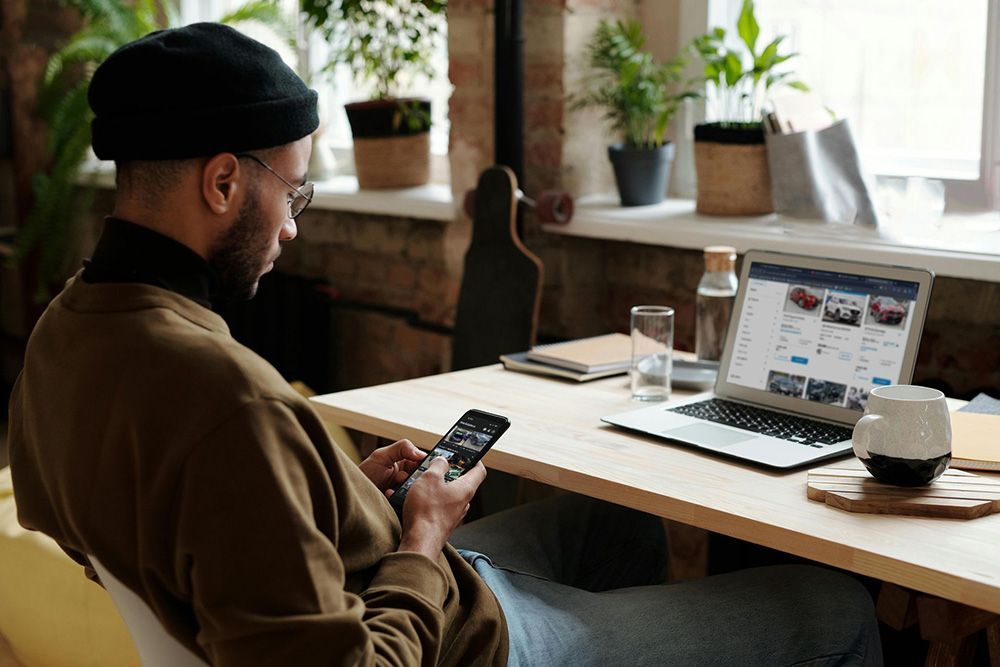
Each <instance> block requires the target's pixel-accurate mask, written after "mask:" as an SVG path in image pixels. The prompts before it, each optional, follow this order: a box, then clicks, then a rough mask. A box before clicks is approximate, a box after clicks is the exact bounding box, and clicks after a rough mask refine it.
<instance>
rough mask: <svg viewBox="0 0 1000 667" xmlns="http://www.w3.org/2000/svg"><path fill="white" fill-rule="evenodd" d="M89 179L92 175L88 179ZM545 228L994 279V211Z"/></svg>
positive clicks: (406, 212) (671, 206) (348, 191)
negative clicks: (879, 224) (905, 226)
mask: <svg viewBox="0 0 1000 667" xmlns="http://www.w3.org/2000/svg"><path fill="white" fill-rule="evenodd" d="M91 179H93V180H91ZM79 182H80V183H91V182H92V183H94V184H95V185H97V186H99V187H106V188H113V187H114V170H113V169H108V168H107V167H106V166H104V165H101V166H100V167H99V168H96V169H95V168H93V167H91V168H90V169H89V170H88V171H86V172H85V173H84V174H82V175H81V176H80V179H79ZM312 208H315V209H320V210H331V211H352V212H356V213H369V214H374V215H386V216H396V217H401V218H418V219H425V220H439V221H442V222H450V221H452V220H455V219H456V217H457V215H458V213H457V209H456V205H455V202H454V200H453V198H452V194H451V188H450V187H449V186H448V185H444V184H440V183H431V184H428V185H424V186H420V187H416V188H406V189H402V190H359V189H358V184H357V180H356V179H355V178H354V177H353V176H346V175H345V176H335V177H333V178H331V179H328V180H326V181H323V182H320V183H317V184H316V195H315V199H314V200H313V204H312ZM544 228H545V230H546V231H547V232H551V233H555V234H563V235H566V236H578V237H586V238H595V239H607V240H612V241H630V242H633V243H643V244H648V245H660V246H668V247H674V248H691V249H701V248H703V247H705V246H708V245H719V244H726V245H732V246H735V247H736V250H737V252H740V253H743V252H745V251H747V250H750V249H752V248H762V249H767V250H775V251H784V252H790V253H799V254H804V255H818V256H822V257H835V258H839V259H858V260H862V261H869V262H877V263H882V264H896V265H905V266H919V267H922V268H927V269H930V270H932V271H934V272H935V273H936V274H937V275H939V276H949V277H953V278H969V279H973V280H983V281H987V282H1000V214H998V213H995V212H993V213H983V214H968V215H947V216H945V217H944V218H943V219H942V220H941V221H939V222H938V223H930V224H922V225H916V224H915V225H911V227H910V229H909V230H908V234H907V236H906V238H905V239H902V238H900V236H899V234H898V227H891V226H890V227H888V228H887V229H884V230H882V229H880V230H878V231H875V230H869V229H866V228H863V227H857V226H852V225H842V224H829V223H822V222H809V221H804V220H793V219H789V218H783V217H779V216H777V215H773V214H772V215H765V216H758V217H732V218H730V217H715V216H705V215H698V214H697V213H695V211H694V201H692V200H689V199H668V200H666V201H664V202H663V203H661V204H657V205H655V206H637V207H633V208H622V207H621V206H619V205H618V198H617V197H616V196H614V195H599V196H587V197H581V198H580V199H578V200H577V201H576V211H575V214H574V217H573V221H572V222H570V223H569V224H568V225H544Z"/></svg>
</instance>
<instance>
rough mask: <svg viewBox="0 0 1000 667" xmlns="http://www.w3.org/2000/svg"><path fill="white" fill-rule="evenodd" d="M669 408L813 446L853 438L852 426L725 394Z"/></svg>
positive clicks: (690, 415) (684, 413)
mask: <svg viewBox="0 0 1000 667" xmlns="http://www.w3.org/2000/svg"><path fill="white" fill-rule="evenodd" d="M667 409H668V410H669V411H670V412H677V413H679V414H682V415H688V416H689V417H697V418H699V419H704V420H706V421H710V422H715V423H717V424H725V425H726V426H735V427H736V428H741V429H744V430H746V431H753V432H754V433H760V434H762V435H770V436H773V437H775V438H781V439H783V440H788V441H790V442H795V443H798V444H801V445H809V446H811V447H823V446H825V445H832V444H834V443H837V442H843V441H844V440H850V439H851V433H852V430H851V429H850V428H847V427H846V426H837V425H836V424H828V423H826V422H821V421H817V420H815V419H808V418H806V417H796V416H794V415H787V414H785V413H783V412H775V411H774V410H766V409H764V408H756V407H753V406H750V405H744V404H743V403H735V402H733V401H727V400H725V399H722V398H710V399H708V400H706V401H699V402H698V403H689V404H688V405H681V406H679V407H676V408H667Z"/></svg>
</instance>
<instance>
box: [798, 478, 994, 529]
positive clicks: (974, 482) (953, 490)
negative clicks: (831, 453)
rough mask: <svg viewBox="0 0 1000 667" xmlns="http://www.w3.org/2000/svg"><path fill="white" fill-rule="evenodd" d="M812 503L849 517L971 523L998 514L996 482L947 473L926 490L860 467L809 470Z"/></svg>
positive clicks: (809, 492)
mask: <svg viewBox="0 0 1000 667" xmlns="http://www.w3.org/2000/svg"><path fill="white" fill-rule="evenodd" d="M806 493H807V495H808V496H809V498H810V499H812V500H818V501H820V502H825V503H826V504H827V505H830V506H831V507H836V508H838V509H842V510H847V511H848V512H865V513H869V514H907V515H911V516H931V517H945V518H950V519H975V518H976V517H980V516H985V515H987V514H992V513H993V512H1000V478H998V477H985V476H982V475H973V474H972V473H968V472H964V471H962V470H947V471H945V473H944V474H943V475H942V476H941V477H939V478H938V479H937V481H935V482H934V483H933V484H931V485H930V486H922V487H916V488H911V487H904V486H891V485H889V484H883V483H881V482H878V481H876V480H875V478H873V477H872V476H871V474H869V472H868V471H867V470H863V469H859V468H846V467H845V468H839V467H838V468H819V469H817V470H810V471H809V475H808V481H807V482H806Z"/></svg>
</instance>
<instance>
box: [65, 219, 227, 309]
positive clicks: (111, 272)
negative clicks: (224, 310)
mask: <svg viewBox="0 0 1000 667" xmlns="http://www.w3.org/2000/svg"><path fill="white" fill-rule="evenodd" d="M83 263H84V267H85V268H84V270H83V280H84V281H86V282H88V283H143V284H145V285H153V286H154V287H162V288H163V289H168V290H170V291H171V292H176V293H177V294H180V295H181V296H186V297H187V298H189V299H191V300H193V301H196V302H197V303H199V304H201V305H202V306H205V307H206V308H211V307H212V293H213V290H214V286H215V279H214V274H213V272H212V267H211V266H209V264H208V262H206V261H205V260H204V259H202V258H201V256H200V255H198V253H196V252H195V251H193V250H191V249H190V248H188V247H187V246H186V245H184V244H183V243H179V242H177V241H175V240H173V239H172V238H169V237H167V236H164V235H163V234H160V233H158V232H154V231H153V230H152V229H149V228H147V227H143V226H141V225H136V224H134V223H131V222H128V221H127V220H122V219H121V218H112V217H109V218H105V220H104V232H103V233H102V234H101V238H100V239H99V240H98V242H97V247H96V248H94V254H93V256H92V257H91V258H90V259H89V260H84V262H83Z"/></svg>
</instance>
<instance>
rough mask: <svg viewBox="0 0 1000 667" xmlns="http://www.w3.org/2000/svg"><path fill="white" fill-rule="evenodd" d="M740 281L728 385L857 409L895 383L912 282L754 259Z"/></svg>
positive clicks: (915, 289)
mask: <svg viewBox="0 0 1000 667" xmlns="http://www.w3.org/2000/svg"><path fill="white" fill-rule="evenodd" d="M744 276H745V278H744V280H745V283H746V284H745V285H743V286H742V287H743V288H744V290H745V295H744V299H743V301H742V305H743V307H742V310H741V312H740V313H739V320H738V322H733V325H731V326H736V327H737V329H736V331H735V335H734V336H733V337H732V339H731V340H732V345H733V348H732V353H731V356H730V358H729V367H728V372H727V374H726V376H725V378H726V381H727V382H728V383H730V384H731V385H739V386H741V387H746V388H748V389H757V390H764V391H767V392H770V393H772V394H777V395H780V396H782V397H790V398H796V399H799V400H801V401H812V402H814V403H819V404H824V405H829V406H836V407H841V408H847V409H849V410H856V411H858V412H860V411H863V410H864V409H865V406H866V405H867V402H868V392H869V391H870V390H871V389H872V388H873V387H876V386H879V385H887V384H896V383H898V382H899V381H900V379H901V373H902V372H903V369H904V357H905V356H906V353H907V341H908V339H909V336H910V329H911V327H912V326H914V324H913V320H914V319H915V318H914V316H913V315H914V306H915V304H916V302H917V298H918V294H919V288H920V284H919V283H917V282H911V281H907V280H901V279H893V278H888V277H875V276H869V275H861V274H856V273H843V272H840V271H836V270H818V269H815V268H807V267H802V266H787V265H781V264H774V263H765V262H759V261H755V262H752V263H751V264H750V267H749V271H746V269H744ZM734 316H735V313H734ZM920 319H921V320H922V313H921V314H920ZM921 324H922V322H921V323H919V324H918V325H917V326H920V325H921ZM908 380H909V370H907V372H906V377H905V378H903V381H908Z"/></svg>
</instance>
